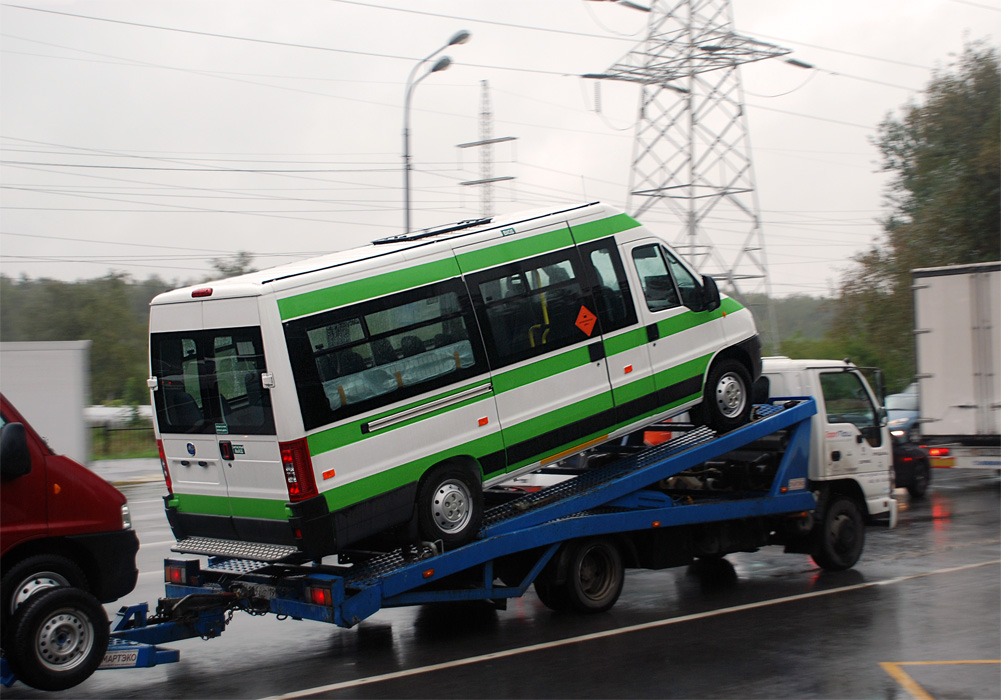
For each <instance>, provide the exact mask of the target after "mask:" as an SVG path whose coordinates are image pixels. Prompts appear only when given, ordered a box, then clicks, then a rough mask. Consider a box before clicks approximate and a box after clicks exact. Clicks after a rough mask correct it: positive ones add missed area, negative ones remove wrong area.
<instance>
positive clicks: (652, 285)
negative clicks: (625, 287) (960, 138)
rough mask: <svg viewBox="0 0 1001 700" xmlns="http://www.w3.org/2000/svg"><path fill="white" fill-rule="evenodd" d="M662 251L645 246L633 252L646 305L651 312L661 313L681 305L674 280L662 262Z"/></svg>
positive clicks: (665, 263)
mask: <svg viewBox="0 0 1001 700" xmlns="http://www.w3.org/2000/svg"><path fill="white" fill-rule="evenodd" d="M664 252H665V251H664V250H663V248H661V246H659V245H656V244H653V245H645V246H640V247H638V248H635V249H634V250H633V263H634V264H635V265H636V272H637V273H638V274H639V278H640V286H641V287H642V288H643V296H645V297H646V305H647V307H648V308H649V309H650V310H651V311H663V310H664V309H671V308H674V307H676V306H680V305H681V299H680V298H679V296H678V291H677V290H676V289H675V287H674V280H672V279H671V273H670V272H669V271H668V266H667V261H666V260H664Z"/></svg>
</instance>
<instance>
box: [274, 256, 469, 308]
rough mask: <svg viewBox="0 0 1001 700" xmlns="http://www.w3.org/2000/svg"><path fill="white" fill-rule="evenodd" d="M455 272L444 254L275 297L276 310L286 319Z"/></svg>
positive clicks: (416, 285)
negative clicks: (309, 289) (389, 269)
mask: <svg viewBox="0 0 1001 700" xmlns="http://www.w3.org/2000/svg"><path fill="white" fill-rule="evenodd" d="M458 274H459V268H458V266H457V265H456V262H455V258H452V257H448V258H445V259H444V260H436V261H434V262H429V263H424V264H422V265H414V266H413V267H405V268H403V269H402V270H394V271H393V272H386V273H384V274H379V275H372V276H371V277H366V278H364V279H360V280H355V281H353V282H345V283H344V284H337V285H334V286H332V287H326V288H324V289H317V290H314V291H312V292H305V293H303V294H296V295H295V296H291V297H286V298H284V299H279V300H278V310H279V312H280V313H281V317H282V320H283V321H287V320H288V319H290V318H296V317H298V316H305V315H307V314H313V313H317V312H319V311H326V310H327V309H333V308H335V307H338V306H344V305H346V304H354V303H355V302H359V301H364V300H366V299H372V298H375V297H380V296H385V295H386V294H392V293H393V292H402V291H404V290H407V289H413V288H414V287H420V286H421V285H424V284H432V283H434V282H440V281H442V280H446V279H450V278H452V277H455V276H457V275H458Z"/></svg>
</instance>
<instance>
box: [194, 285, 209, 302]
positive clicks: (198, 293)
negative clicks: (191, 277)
mask: <svg viewBox="0 0 1001 700" xmlns="http://www.w3.org/2000/svg"><path fill="white" fill-rule="evenodd" d="M210 296H212V287H202V288H201V289H195V290H193V291H192V292H191V298H192V299H200V298H202V297H210Z"/></svg>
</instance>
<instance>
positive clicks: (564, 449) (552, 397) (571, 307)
mask: <svg viewBox="0 0 1001 700" xmlns="http://www.w3.org/2000/svg"><path fill="white" fill-rule="evenodd" d="M455 254H456V259H457V261H458V263H459V267H460V269H461V270H462V272H463V275H464V278H465V281H466V285H467V288H468V290H469V293H470V297H471V298H472V300H473V306H474V308H475V311H476V315H477V319H478V320H479V323H480V328H481V329H482V331H483V338H484V342H485V344H486V350H487V357H488V359H489V362H490V369H491V378H492V382H493V388H494V394H495V396H496V400H497V410H498V417H499V421H500V423H501V428H502V434H503V436H504V444H505V451H506V459H507V471H508V472H511V471H516V470H519V469H521V468H522V467H526V466H529V465H532V464H534V463H538V462H540V461H541V462H542V463H543V464H545V463H550V462H553V461H557V460H559V459H561V458H562V457H564V456H566V455H568V454H572V453H574V452H577V451H580V450H581V449H584V448H585V447H587V446H588V445H590V444H598V443H600V442H603V441H604V440H606V439H607V437H608V432H609V430H610V428H611V427H612V426H613V425H614V424H615V410H614V403H613V399H612V392H611V386H610V383H609V378H608V371H607V361H606V358H605V349H604V345H603V343H602V339H601V334H600V329H599V326H598V319H597V316H596V313H595V312H596V309H597V306H596V304H595V301H594V298H593V296H592V295H591V293H590V288H589V284H588V283H587V280H586V276H585V274H584V269H583V267H582V262H581V257H580V255H579V252H578V250H577V248H576V247H575V245H574V240H573V237H572V236H571V234H570V230H569V229H568V228H566V227H565V226H563V227H561V228H557V229H555V230H549V231H546V230H542V231H540V232H539V233H521V234H519V235H518V237H517V238H513V239H512V240H510V241H503V240H502V241H500V242H498V241H497V240H492V241H488V242H483V243H478V244H473V245H470V246H463V247H458V248H456V251H455Z"/></svg>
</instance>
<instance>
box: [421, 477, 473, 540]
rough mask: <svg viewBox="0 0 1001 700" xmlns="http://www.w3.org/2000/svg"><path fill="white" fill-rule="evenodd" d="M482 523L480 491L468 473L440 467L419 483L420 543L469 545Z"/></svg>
mask: <svg viewBox="0 0 1001 700" xmlns="http://www.w3.org/2000/svg"><path fill="white" fill-rule="evenodd" d="M482 523H483V488H482V485H481V483H480V480H479V479H478V478H476V476H474V475H473V472H472V470H471V469H469V468H467V467H464V466H462V465H459V464H454V463H453V464H449V463H445V464H439V465H438V466H436V467H434V468H432V469H431V470H430V471H429V472H428V473H427V474H425V475H424V478H423V479H422V480H421V486H420V489H419V490H418V492H417V527H418V531H419V532H420V536H421V539H423V540H426V541H429V542H435V541H438V540H441V542H442V544H444V545H445V546H446V547H458V546H460V545H463V544H466V543H468V542H472V541H473V539H475V538H476V534H477V533H478V532H479V531H480V525H481V524H482Z"/></svg>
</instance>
